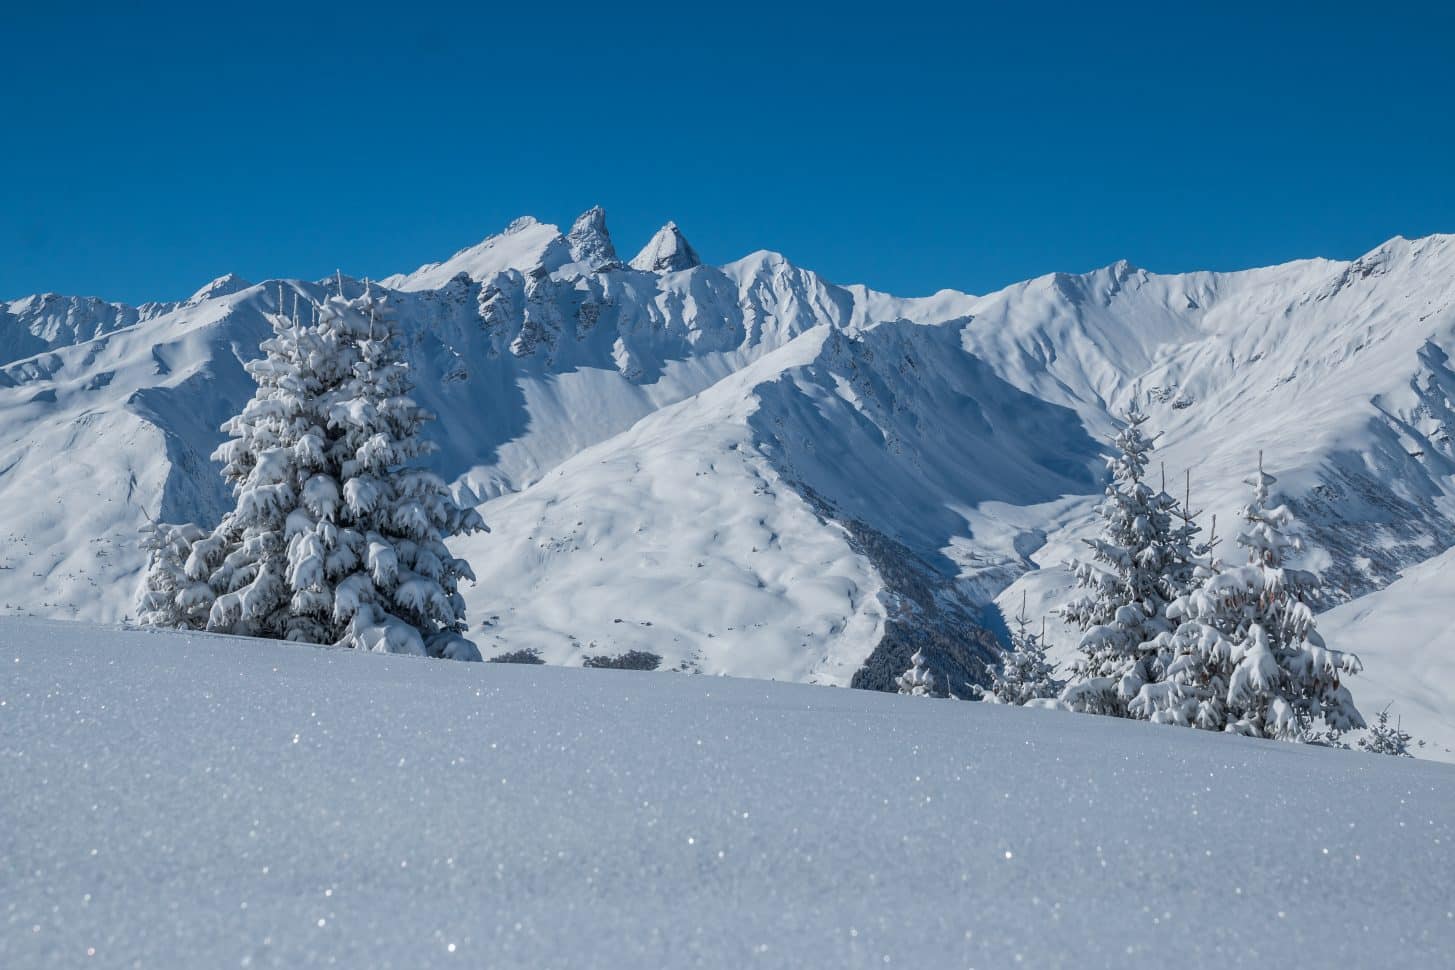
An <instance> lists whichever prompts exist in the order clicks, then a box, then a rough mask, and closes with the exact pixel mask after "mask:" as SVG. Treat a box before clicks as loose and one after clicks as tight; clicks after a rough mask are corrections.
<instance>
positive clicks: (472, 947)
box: [0, 617, 1455, 970]
mask: <svg viewBox="0 0 1455 970" xmlns="http://www.w3.org/2000/svg"><path fill="white" fill-rule="evenodd" d="M0 791H4V792H5V793H6V797H5V798H4V799H0V966H5V967H17V968H19V967H49V966H55V967H61V966H67V967H70V966H76V967H80V966H85V967H107V968H109V967H116V968H129V967H136V966H141V967H152V968H161V970H167V968H173V967H176V968H184V967H187V968H190V967H238V966H245V967H315V966H318V967H321V966H345V967H410V968H428V967H456V966H482V967H483V966H489V967H499V968H513V967H521V968H527V967H529V968H557V967H559V968H573V970H579V968H593V967H602V968H608V967H609V968H616V967H657V966H661V967H668V966H670V967H702V968H716V967H722V968H740V967H747V966H757V967H845V968H856V967H863V968H867V967H876V968H882V967H885V966H907V967H925V968H938V967H947V968H948V967H1010V966H1028V967H1047V968H1055V967H1068V968H1073V967H1074V968H1098V967H1107V968H1112V967H1117V968H1140V967H1167V966H1173V965H1175V966H1177V967H1182V968H1188V970H1199V968H1222V967H1228V966H1257V967H1285V966H1286V967H1295V966H1309V965H1313V964H1317V965H1320V966H1333V967H1430V968H1434V967H1441V966H1448V964H1449V958H1450V955H1451V953H1452V952H1455V909H1452V906H1455V817H1452V815H1451V812H1450V806H1451V804H1452V803H1455V769H1452V768H1451V767H1450V766H1448V765H1441V764H1432V763H1428V762H1420V761H1413V760H1409V759H1399V758H1386V757H1377V756H1374V755H1368V754H1362V753H1359V752H1350V751H1336V750H1331V749H1327V748H1317V747H1312V746H1305V745H1290V744H1278V743H1274V742H1266V741H1255V740H1251V739H1247V738H1240V737H1224V736H1221V735H1212V734H1207V733H1204V732H1200V731H1188V730H1182V729H1179V728H1171V727H1158V726H1155V725H1150V724H1146V723H1140V722H1130V721H1120V720H1116V719H1113V718H1102V717H1092V716H1086V715H1075V714H1069V713H1065V712H1061V711H1046V710H1034V709H1026V708H1014V707H1003V706H996V705H991V704H965V703H956V702H951V701H930V700H925V699H922V698H915V697H901V696H897V695H887V694H879V693H874V692H869V691H855V690H833V689H829V688H823V687H810V686H805V685H801V684H784V683H769V682H766V681H762V680H743V679H737V678H729V677H723V678H717V677H689V676H683V675H673V674H666V673H657V674H644V673H640V672H631V671H615V670H573V669H563V668H559V667H550V666H545V667H542V666H536V667H527V666H520V665H509V664H455V663H443V662H439V661H431V660H426V659H421V658H412V657H398V656H385V655H377V654H366V653H358V652H354V651H345V650H331V649H327V648H311V647H304V646H298V645H292V644H282V643H277V642H270V641H261V640H245V639H234V638H223V637H211V636H206V635H202V634H195V635H186V634H179V633H162V632H150V631H147V632H135V631H133V632H126V631H120V630H116V629H107V628H99V627H93V626H88V625H85V624H77V623H60V622H56V621H46V620H36V619H29V618H19V617H0Z"/></svg>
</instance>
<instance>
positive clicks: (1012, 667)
mask: <svg viewBox="0 0 1455 970" xmlns="http://www.w3.org/2000/svg"><path fill="white" fill-rule="evenodd" d="M1014 622H1015V627H1016V628H1015V630H1014V631H1013V632H1012V633H1011V640H1010V650H1009V651H1007V652H1006V654H1005V656H1004V657H1002V658H1001V663H1000V667H999V668H998V669H997V670H995V671H993V673H992V680H991V683H990V688H989V690H987V691H986V692H985V699H986V700H993V701H996V702H999V703H1001V704H1025V703H1027V702H1029V701H1033V700H1040V699H1044V698H1052V697H1056V696H1058V695H1059V694H1060V693H1061V690H1062V689H1063V688H1064V687H1065V686H1066V684H1065V681H1062V680H1059V679H1058V678H1057V677H1056V665H1055V664H1053V663H1050V662H1049V661H1047V660H1046V643H1045V640H1046V631H1045V624H1042V626H1041V632H1040V633H1033V632H1031V626H1030V622H1031V621H1030V617H1029V616H1028V615H1027V614H1026V597H1025V594H1024V593H1022V594H1021V608H1020V612H1019V613H1017V614H1016V615H1015V620H1014Z"/></svg>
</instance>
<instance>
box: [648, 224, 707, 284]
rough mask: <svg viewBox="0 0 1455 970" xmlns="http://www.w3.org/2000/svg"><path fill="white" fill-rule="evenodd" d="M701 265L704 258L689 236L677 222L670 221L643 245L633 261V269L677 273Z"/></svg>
mask: <svg viewBox="0 0 1455 970" xmlns="http://www.w3.org/2000/svg"><path fill="white" fill-rule="evenodd" d="M701 265H702V260H701V259H700V258H699V257H698V255H697V251H696V250H695V249H693V248H692V244H691V243H689V242H688V241H687V237H686V236H684V235H682V230H681V229H678V228H677V223H675V222H669V223H667V224H666V225H665V226H663V227H662V228H661V229H658V230H657V234H656V235H655V236H653V237H652V241H651V242H649V243H647V244H646V245H645V246H643V247H642V251H641V252H639V253H637V255H636V258H634V259H633V260H632V261H631V267H632V269H639V270H642V271H644V272H648V273H675V272H677V271H679V270H684V269H691V268H692V267H694V266H701Z"/></svg>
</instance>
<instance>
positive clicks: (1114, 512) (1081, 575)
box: [1060, 401, 1197, 717]
mask: <svg viewBox="0 0 1455 970" xmlns="http://www.w3.org/2000/svg"><path fill="white" fill-rule="evenodd" d="M1146 423H1147V415H1146V414H1145V413H1143V412H1142V410H1141V409H1140V407H1139V406H1138V405H1137V404H1136V403H1135V401H1134V402H1133V404H1132V406H1131V408H1129V409H1128V411H1127V412H1126V414H1125V423H1124V424H1123V426H1122V427H1121V428H1120V429H1119V430H1118V431H1117V433H1116V435H1115V436H1114V438H1113V439H1112V443H1113V446H1114V447H1115V454H1113V455H1112V456H1111V457H1110V458H1108V459H1107V464H1108V467H1109V469H1110V471H1111V482H1110V484H1108V485H1107V488H1106V498H1105V499H1104V500H1103V501H1102V503H1101V504H1100V505H1099V506H1098V507H1097V514H1098V515H1099V516H1100V517H1101V519H1102V532H1101V535H1100V536H1099V537H1098V538H1095V539H1088V540H1086V542H1087V545H1089V546H1090V547H1091V552H1092V558H1091V560H1090V561H1083V562H1078V563H1076V564H1074V568H1075V575H1076V583H1077V585H1078V586H1079V587H1080V588H1081V589H1082V590H1083V591H1084V592H1083V594H1082V595H1081V596H1080V597H1079V598H1077V599H1075V600H1073V601H1072V602H1071V603H1069V604H1067V605H1066V606H1064V607H1063V608H1062V609H1061V610H1060V614H1061V616H1062V617H1063V618H1064V619H1065V620H1067V621H1068V622H1070V623H1073V624H1075V625H1076V626H1077V627H1078V628H1079V629H1081V630H1082V631H1083V633H1082V637H1081V642H1080V643H1079V644H1078V650H1079V651H1080V657H1079V658H1078V659H1077V660H1076V662H1075V663H1074V664H1073V667H1072V673H1073V681H1072V683H1071V684H1070V686H1068V687H1067V688H1066V691H1065V692H1064V693H1063V695H1062V700H1063V701H1064V702H1065V703H1066V704H1067V705H1069V706H1070V707H1072V708H1073V709H1075V710H1079V711H1084V712H1087V713H1093V714H1110V715H1115V716H1119V717H1129V716H1133V714H1132V712H1131V710H1130V709H1129V704H1130V703H1131V701H1132V700H1133V699H1134V698H1135V697H1136V696H1137V694H1138V692H1139V691H1140V690H1141V689H1142V687H1143V685H1145V684H1149V683H1155V682H1156V681H1158V680H1161V679H1162V677H1163V675H1164V674H1165V669H1164V667H1163V661H1164V658H1163V657H1162V656H1161V655H1160V654H1159V650H1158V646H1157V644H1156V642H1155V641H1156V640H1157V638H1158V637H1159V636H1161V635H1162V634H1167V633H1170V632H1172V630H1173V629H1174V628H1175V624H1174V622H1173V620H1172V619H1171V618H1169V617H1168V615H1167V607H1168V606H1169V605H1170V604H1171V603H1172V602H1173V601H1174V600H1175V599H1176V598H1177V597H1178V596H1180V595H1181V594H1182V592H1183V591H1184V589H1185V588H1186V587H1187V585H1188V583H1189V582H1191V579H1192V572H1193V568H1194V559H1195V555H1194V550H1193V548H1192V543H1193V541H1194V537H1195V535H1196V533H1197V527H1196V523H1194V522H1191V520H1190V519H1188V518H1185V517H1182V516H1180V515H1179V514H1178V511H1179V504H1178V502H1177V500H1176V499H1175V498H1173V497H1172V496H1171V495H1169V494H1167V491H1166V489H1165V488H1153V487H1152V486H1151V485H1150V484H1149V483H1148V482H1147V481H1146V473H1147V464H1148V461H1149V456H1150V454H1151V452H1152V450H1153V448H1154V442H1153V439H1152V437H1151V436H1149V435H1148V434H1147V433H1146V431H1145V430H1144V429H1143V425H1145V424H1146Z"/></svg>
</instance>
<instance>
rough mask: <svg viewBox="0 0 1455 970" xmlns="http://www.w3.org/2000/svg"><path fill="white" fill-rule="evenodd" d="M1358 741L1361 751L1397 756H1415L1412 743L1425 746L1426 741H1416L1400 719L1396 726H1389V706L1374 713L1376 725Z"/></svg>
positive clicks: (1416, 745)
mask: <svg viewBox="0 0 1455 970" xmlns="http://www.w3.org/2000/svg"><path fill="white" fill-rule="evenodd" d="M1358 743H1359V750H1361V751H1368V752H1369V753H1370V754H1388V755H1394V756H1395V757H1397V758H1413V757H1414V755H1413V754H1410V745H1411V744H1413V745H1414V746H1415V747H1420V748H1423V747H1424V746H1425V742H1423V741H1416V740H1415V737H1414V735H1412V734H1410V733H1409V732H1408V731H1405V730H1404V729H1403V728H1402V727H1401V726H1400V723H1399V721H1395V722H1394V727H1390V726H1389V708H1388V707H1385V709H1384V710H1382V711H1380V712H1379V713H1378V714H1376V715H1374V726H1373V727H1371V728H1370V729H1369V733H1368V734H1366V735H1364V737H1362V738H1360V739H1359V742H1358Z"/></svg>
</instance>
